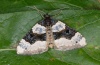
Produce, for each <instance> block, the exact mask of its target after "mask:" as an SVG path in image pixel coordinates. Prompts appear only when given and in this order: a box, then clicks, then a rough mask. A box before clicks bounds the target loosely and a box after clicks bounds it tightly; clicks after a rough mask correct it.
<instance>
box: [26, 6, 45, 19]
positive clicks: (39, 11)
mask: <svg viewBox="0 0 100 65" xmlns="http://www.w3.org/2000/svg"><path fill="white" fill-rule="evenodd" d="M27 7H29V8H32V9H35V10H36V11H37V12H38V13H39V14H40V15H41V17H42V18H44V16H43V15H42V14H41V12H42V13H43V14H45V13H44V12H43V11H41V10H39V9H38V8H37V7H36V6H33V7H30V6H27Z"/></svg>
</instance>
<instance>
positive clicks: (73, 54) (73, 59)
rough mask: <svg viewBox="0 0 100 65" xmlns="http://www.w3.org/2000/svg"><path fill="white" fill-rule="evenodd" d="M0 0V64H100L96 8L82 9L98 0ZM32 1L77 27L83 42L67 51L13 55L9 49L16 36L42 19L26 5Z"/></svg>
mask: <svg viewBox="0 0 100 65" xmlns="http://www.w3.org/2000/svg"><path fill="white" fill-rule="evenodd" d="M0 1H1V2H0V13H2V14H0V65H56V64H57V65H100V44H99V42H100V40H99V39H100V35H99V34H100V11H98V10H83V9H88V8H89V9H99V8H100V5H99V0H98V1H97V0H81V1H82V2H81V1H80V0H75V1H74V0H68V1H66V0H62V1H58V0H44V1H39V0H37V1H33V0H31V1H27V0H11V1H10V0H6V2H5V0H0ZM58 4H59V5H58ZM34 5H35V6H36V7H37V8H39V9H41V10H43V11H45V12H48V13H49V14H51V15H55V14H56V15H55V16H53V18H54V19H58V20H61V21H62V22H64V23H66V24H67V25H68V26H70V27H71V28H73V29H76V30H77V31H79V32H80V33H81V34H82V35H83V36H84V37H85V38H86V41H87V45H86V46H85V47H84V48H80V49H75V50H70V51H57V50H54V49H50V50H48V51H47V52H45V53H43V54H37V55H31V56H30V55H29V56H26V55H24V56H23V55H17V54H16V50H13V49H16V45H17V44H18V42H19V41H20V39H21V38H23V36H25V34H26V33H27V32H28V31H29V30H30V29H31V28H32V26H33V25H35V24H36V23H37V22H39V21H40V20H42V18H41V16H40V15H39V14H38V12H37V11H35V10H31V9H30V8H27V6H30V7H33V6H34ZM63 7H64V8H63ZM59 9H60V10H59ZM74 9H77V10H74ZM8 12H10V13H8ZM3 13H4V14H3Z"/></svg>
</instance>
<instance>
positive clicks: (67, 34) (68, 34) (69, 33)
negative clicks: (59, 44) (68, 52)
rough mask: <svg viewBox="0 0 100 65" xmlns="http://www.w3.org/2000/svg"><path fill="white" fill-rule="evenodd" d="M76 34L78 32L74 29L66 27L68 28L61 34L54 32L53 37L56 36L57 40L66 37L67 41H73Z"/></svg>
mask: <svg viewBox="0 0 100 65" xmlns="http://www.w3.org/2000/svg"><path fill="white" fill-rule="evenodd" d="M76 32H77V31H75V30H74V29H72V28H69V27H68V26H66V28H65V29H64V30H62V31H60V32H53V35H54V39H55V40H56V39H59V38H61V37H65V38H66V39H71V38H72V37H73V36H74V35H75V33H76Z"/></svg>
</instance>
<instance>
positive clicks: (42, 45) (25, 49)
mask: <svg viewBox="0 0 100 65" xmlns="http://www.w3.org/2000/svg"><path fill="white" fill-rule="evenodd" d="M47 50H48V46H47V43H46V41H36V42H35V43H34V44H32V45H31V44H30V43H29V42H26V41H25V40H24V39H22V40H21V41H20V43H19V45H18V46H17V54H23V55H24V54H28V55H32V54H40V53H43V52H45V51H47Z"/></svg>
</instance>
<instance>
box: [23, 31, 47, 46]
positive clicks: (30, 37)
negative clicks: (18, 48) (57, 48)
mask: <svg viewBox="0 0 100 65" xmlns="http://www.w3.org/2000/svg"><path fill="white" fill-rule="evenodd" d="M23 39H24V40H25V41H27V42H29V43H30V44H33V43H35V41H37V40H40V41H46V33H44V34H40V35H39V34H34V33H33V32H32V30H30V31H29V32H28V33H27V34H26V36H24V37H23Z"/></svg>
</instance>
